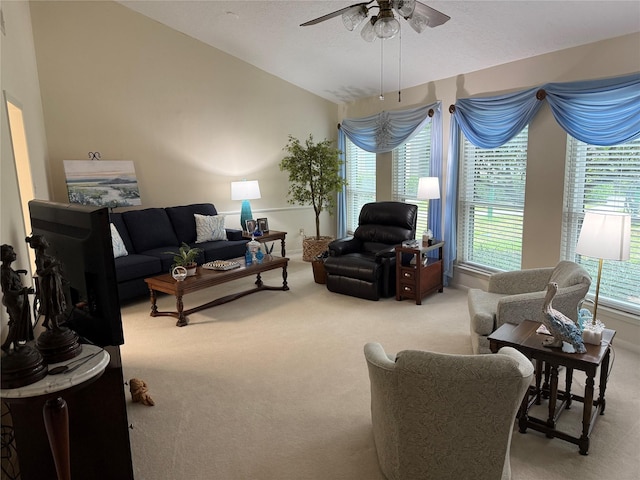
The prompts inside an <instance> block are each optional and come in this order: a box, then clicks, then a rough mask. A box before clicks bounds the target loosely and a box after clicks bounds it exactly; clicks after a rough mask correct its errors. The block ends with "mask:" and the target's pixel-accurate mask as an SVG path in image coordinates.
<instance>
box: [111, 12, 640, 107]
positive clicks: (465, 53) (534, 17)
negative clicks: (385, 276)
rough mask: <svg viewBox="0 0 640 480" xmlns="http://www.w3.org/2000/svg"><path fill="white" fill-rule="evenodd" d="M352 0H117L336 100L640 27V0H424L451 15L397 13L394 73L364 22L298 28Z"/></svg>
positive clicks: (390, 58) (390, 45)
mask: <svg viewBox="0 0 640 480" xmlns="http://www.w3.org/2000/svg"><path fill="white" fill-rule="evenodd" d="M358 1H359V0H340V1H333V0H332V1H324V0H298V1H287V0H276V1H271V0H263V1H245V0H230V1H229V0H227V1H218V0H207V1H192V0H164V1H158V0H151V1H146V0H133V1H131V0H122V1H120V2H119V3H121V4H123V5H125V6H127V7H129V8H131V9H132V10H135V11H137V12H139V13H142V14H144V15H146V16H148V17H150V18H152V19H154V20H156V21H158V22H160V23H162V24H164V25H167V26H169V27H171V28H173V29H175V30H178V31H180V32H183V33H185V34H187V35H189V36H191V37H193V38H196V39H198V40H200V41H202V42H205V43H207V44H209V45H212V46H214V47H216V48H218V49H220V50H222V51H224V52H226V53H229V54H231V55H233V56H235V57H238V58H240V59H242V60H244V61H245V62H248V63H250V64H252V65H255V66H256V67H258V68H260V69H262V70H264V71H266V72H269V73H271V74H273V75H275V76H277V77H280V78H282V79H284V80H286V81H288V82H290V83H292V84H294V85H297V86H299V87H301V88H303V89H305V90H308V91H310V92H313V93H315V94H317V95H319V96H321V97H323V98H326V99H328V100H331V101H333V102H336V103H344V102H351V101H353V100H356V99H358V98H362V97H368V96H372V95H378V94H379V93H380V91H381V89H380V87H381V77H382V83H383V91H385V92H395V91H397V89H398V83H399V78H400V79H401V86H402V88H408V87H412V86H415V85H420V84H424V83H427V82H430V81H434V80H440V79H443V78H449V77H453V76H456V75H458V74H464V73H469V72H473V71H476V70H481V69H483V68H487V67H491V66H495V65H500V64H503V63H508V62H512V61H515V60H519V59H523V58H527V57H531V56H535V55H540V54H544V53H548V52H553V51H556V50H562V49H565V48H569V47H574V46H577V45H582V44H586V43H591V42H596V41H599V40H603V39H606V38H613V37H618V36H622V35H626V34H628V33H632V32H638V31H640V2H639V1H637V0H634V1H606V0H605V1H515V0H512V1H479V0H476V1H429V0H423V3H426V4H428V5H429V6H431V7H433V8H435V9H437V10H439V11H441V12H443V13H445V14H447V15H449V16H450V17H451V20H449V21H448V22H447V23H445V24H444V25H441V26H438V27H436V28H427V29H426V30H425V31H424V32H422V33H421V34H418V33H416V32H415V31H414V30H412V29H411V27H409V25H408V24H407V23H406V22H405V21H404V20H402V19H401V20H400V22H401V24H402V30H401V32H402V45H401V47H402V48H401V59H402V68H401V74H400V76H399V68H398V67H399V55H400V53H399V52H400V48H399V47H400V42H399V40H398V38H397V37H396V38H395V39H391V40H387V41H385V42H381V41H380V40H379V39H376V40H375V41H374V42H373V43H367V42H365V41H364V40H362V38H361V37H360V32H359V30H360V28H358V29H357V30H354V31H353V32H350V31H348V30H347V29H346V28H345V27H344V26H343V24H342V19H341V17H340V16H338V17H335V18H332V19H330V20H327V21H325V22H322V23H319V24H316V25H312V26H307V27H300V26H299V25H300V24H301V23H304V22H306V21H308V20H312V19H314V18H317V17H320V16H322V15H325V14H327V13H331V12H333V11H335V10H338V9H340V8H343V7H345V6H349V5H351V4H354V3H358ZM374 12H375V10H374ZM381 46H383V47H384V50H383V52H381ZM639 52H640V46H639ZM381 54H382V55H384V61H383V62H382V64H383V65H384V68H383V69H382V70H383V71H382V72H381V68H380V67H381ZM639 57H640V54H639ZM639 61H640V60H639ZM381 73H382V75H381Z"/></svg>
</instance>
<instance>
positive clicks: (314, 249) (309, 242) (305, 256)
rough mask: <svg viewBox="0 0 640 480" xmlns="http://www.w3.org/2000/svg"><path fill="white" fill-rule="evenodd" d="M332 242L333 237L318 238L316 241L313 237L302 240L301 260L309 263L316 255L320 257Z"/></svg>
mask: <svg viewBox="0 0 640 480" xmlns="http://www.w3.org/2000/svg"><path fill="white" fill-rule="evenodd" d="M332 240H333V237H320V240H316V237H315V236H313V237H304V238H303V239H302V260H304V261H305V262H310V261H311V260H313V259H314V258H315V257H317V256H318V255H322V253H323V252H324V251H325V250H326V249H327V246H328V245H329V243H331V241H332Z"/></svg>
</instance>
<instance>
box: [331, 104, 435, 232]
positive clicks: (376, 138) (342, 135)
mask: <svg viewBox="0 0 640 480" xmlns="http://www.w3.org/2000/svg"><path fill="white" fill-rule="evenodd" d="M429 121H431V122H432V128H431V164H430V172H431V175H432V176H434V177H435V176H437V177H438V178H439V179H440V184H441V185H442V105H441V102H435V103H432V104H431V105H425V106H421V107H416V108H411V109H407V110H397V111H392V112H386V111H382V112H380V113H377V114H375V115H370V116H368V117H363V118H355V119H344V120H343V121H342V124H341V125H339V126H338V148H339V149H340V151H341V152H343V158H342V160H343V161H344V151H345V148H346V147H345V145H346V138H349V140H351V141H352V142H353V143H354V144H355V145H357V146H358V147H360V148H362V149H363V150H366V151H367V152H373V153H385V152H390V151H392V150H393V149H394V148H396V147H398V146H400V145H402V144H403V143H405V142H407V141H409V140H411V138H413V136H415V135H416V134H417V133H418V132H420V131H421V130H422V129H423V128H424V126H425V125H426V124H427V123H428V122H429ZM342 175H343V178H344V177H346V169H345V166H344V164H343V170H342ZM441 209H442V207H441V201H440V199H438V200H431V204H430V208H429V210H430V212H432V211H433V214H430V215H429V228H430V229H431V231H432V232H433V234H434V236H435V237H436V238H442V236H441V233H442V221H441V220H442V212H441ZM346 212H347V206H346V188H343V189H342V192H339V194H338V208H337V219H338V228H337V234H338V238H340V237H344V236H345V235H346V233H347V213H346Z"/></svg>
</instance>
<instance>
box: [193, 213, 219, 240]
mask: <svg viewBox="0 0 640 480" xmlns="http://www.w3.org/2000/svg"><path fill="white" fill-rule="evenodd" d="M193 216H194V217H195V221H196V243H202V242H210V241H215V240H226V239H227V232H226V230H225V229H224V215H200V214H198V213H195V214H194V215H193Z"/></svg>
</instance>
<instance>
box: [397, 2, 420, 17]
mask: <svg viewBox="0 0 640 480" xmlns="http://www.w3.org/2000/svg"><path fill="white" fill-rule="evenodd" d="M391 6H392V7H393V8H394V9H395V10H396V12H398V14H400V16H401V17H403V18H407V17H410V16H411V15H412V14H413V11H414V10H415V8H416V0H393V1H392V2H391Z"/></svg>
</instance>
